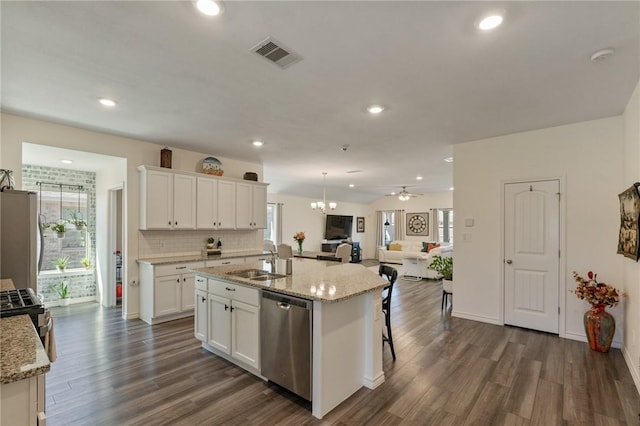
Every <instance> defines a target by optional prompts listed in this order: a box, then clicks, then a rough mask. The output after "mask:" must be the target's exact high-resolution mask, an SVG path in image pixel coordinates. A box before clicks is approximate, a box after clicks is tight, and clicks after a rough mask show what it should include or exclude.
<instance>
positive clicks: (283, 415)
mask: <svg viewBox="0 0 640 426" xmlns="http://www.w3.org/2000/svg"><path fill="white" fill-rule="evenodd" d="M440 302H441V285H440V283H439V282H438V281H427V280H423V281H422V282H409V281H404V280H399V281H398V284H397V285H396V289H395V290H394V295H393V306H392V326H393V333H394V336H393V337H394V341H395V349H396V354H397V361H395V362H393V360H392V359H391V353H390V351H389V348H388V346H386V345H385V347H384V371H385V375H386V382H385V383H384V384H383V385H382V386H380V387H379V388H378V389H375V390H369V389H365V388H363V389H360V390H359V391H358V392H356V393H355V394H354V395H353V396H351V397H350V398H349V399H348V400H347V401H345V402H344V403H342V404H341V405H340V406H338V407H337V408H336V409H334V410H333V411H332V412H331V413H329V414H328V415H327V416H326V417H325V418H324V419H323V420H322V421H320V420H317V419H314V418H313V417H312V416H311V413H310V411H309V404H308V403H306V402H304V401H302V400H300V399H299V398H296V397H295V396H292V395H290V394H288V393H287V392H285V391H283V390H281V389H280V388H278V387H277V386H275V385H271V384H269V383H266V382H263V381H262V380H260V379H257V378H256V377H254V376H252V375H251V374H248V373H245V372H244V371H243V370H241V369H240V368H238V367H235V366H233V365H232V364H230V363H228V362H226V361H224V360H222V359H220V358H218V357H216V356H214V355H212V354H210V353H208V352H207V351H205V350H203V349H202V348H201V347H200V343H199V342H198V341H197V340H196V339H195V338H194V337H193V319H192V318H188V319H183V320H177V321H172V322H169V323H165V324H160V325H156V326H153V327H151V326H148V325H147V324H145V323H143V322H142V321H139V320H130V321H124V320H122V319H121V318H120V315H121V311H120V309H119V308H114V309H104V308H101V307H100V306H98V305H97V304H95V303H89V304H80V305H72V306H69V307H64V308H62V307H61V308H54V309H53V312H54V315H55V319H56V324H55V327H56V340H57V349H58V360H57V361H56V362H55V363H54V364H53V365H52V368H51V372H50V373H49V374H48V375H47V395H46V397H47V406H46V410H47V418H48V419H47V420H48V421H47V424H48V426H59V425H65V426H66V425H197V424H204V425H222V424H224V425H243V424H249V425H273V424H283V425H284V424H286V425H302V424H309V425H315V424H335V425H360V424H366V425H382V424H384V425H388V424H406V425H462V424H477V425H503V424H504V425H578V424H581V425H585V424H588V425H625V424H626V425H638V424H640V422H639V421H638V413H639V412H640V397H639V396H638V393H637V391H636V388H635V386H634V384H633V381H632V378H631V376H630V374H629V371H628V369H627V367H626V365H625V363H624V360H623V358H622V354H621V352H620V351H619V350H612V351H611V352H610V353H608V354H600V353H595V352H592V351H590V350H589V348H588V346H587V344H586V343H581V342H575V341H571V340H565V339H560V338H558V337H557V336H552V335H548V334H545V333H538V332H534V331H528V330H523V329H518V328H512V327H499V326H494V325H489V324H483V323H478V322H474V321H467V320H462V319H458V318H451V317H450V314H449V312H447V313H442V312H441V310H440ZM454 303H455V298H454Z"/></svg>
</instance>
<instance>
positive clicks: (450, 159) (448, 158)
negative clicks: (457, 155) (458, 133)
mask: <svg viewBox="0 0 640 426" xmlns="http://www.w3.org/2000/svg"><path fill="white" fill-rule="evenodd" d="M444 161H446V162H447V163H453V157H447V158H445V159H444Z"/></svg>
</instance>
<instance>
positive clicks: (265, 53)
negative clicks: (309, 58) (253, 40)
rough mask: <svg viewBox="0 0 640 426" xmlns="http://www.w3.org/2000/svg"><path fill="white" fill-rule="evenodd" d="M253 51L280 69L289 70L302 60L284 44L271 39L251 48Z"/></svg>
mask: <svg viewBox="0 0 640 426" xmlns="http://www.w3.org/2000/svg"><path fill="white" fill-rule="evenodd" d="M251 50H252V51H254V52H256V53H257V54H258V55H260V56H262V57H263V58H266V59H268V60H269V61H271V62H273V63H274V64H276V65H278V66H279V67H280V68H287V67H288V66H289V65H293V64H295V63H296V62H298V61H299V60H301V59H302V58H301V57H300V55H298V54H296V53H293V52H292V51H291V49H289V48H288V47H284V46H283V45H282V43H280V42H278V41H275V40H274V39H273V38H271V37H269V38H267V39H266V40H262V41H261V42H260V43H258V44H257V45H255V46H254V47H253V48H251Z"/></svg>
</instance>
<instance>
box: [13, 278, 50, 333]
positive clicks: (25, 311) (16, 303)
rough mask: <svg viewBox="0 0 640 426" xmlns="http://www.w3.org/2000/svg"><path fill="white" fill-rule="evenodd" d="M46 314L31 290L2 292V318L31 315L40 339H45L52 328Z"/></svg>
mask: <svg viewBox="0 0 640 426" xmlns="http://www.w3.org/2000/svg"><path fill="white" fill-rule="evenodd" d="M45 313H46V309H45V307H44V305H43V304H42V302H41V301H40V299H39V298H38V296H36V293H35V291H33V289H31V288H18V289H15V290H2V291H0V318H5V317H11V316H14V315H29V317H31V322H33V326H34V327H35V328H36V330H37V331H38V335H39V336H40V339H44V337H45V336H46V335H47V333H48V332H49V329H50V328H51V321H50V320H48V319H47V318H46V315H45Z"/></svg>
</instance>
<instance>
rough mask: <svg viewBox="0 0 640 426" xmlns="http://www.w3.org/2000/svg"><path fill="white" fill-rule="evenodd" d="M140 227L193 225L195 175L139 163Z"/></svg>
mask: <svg viewBox="0 0 640 426" xmlns="http://www.w3.org/2000/svg"><path fill="white" fill-rule="evenodd" d="M138 170H139V171H140V198H141V201H140V229H195V228H196V178H195V176H190V175H182V174H177V173H172V172H165V171H161V170H153V169H149V168H146V167H145V166H140V167H139V168H138Z"/></svg>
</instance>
